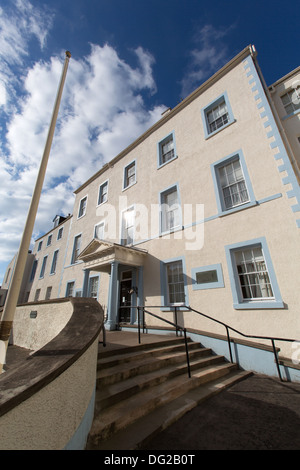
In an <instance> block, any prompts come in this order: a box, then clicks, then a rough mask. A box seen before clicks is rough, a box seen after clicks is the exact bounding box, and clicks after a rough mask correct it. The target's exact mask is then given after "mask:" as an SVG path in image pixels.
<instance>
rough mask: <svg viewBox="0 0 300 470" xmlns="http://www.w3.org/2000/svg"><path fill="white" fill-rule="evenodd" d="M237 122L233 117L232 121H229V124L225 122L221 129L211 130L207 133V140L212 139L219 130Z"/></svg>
mask: <svg viewBox="0 0 300 470" xmlns="http://www.w3.org/2000/svg"><path fill="white" fill-rule="evenodd" d="M235 122H236V119H233V120H232V121H230V122H228V123H227V124H224V126H222V127H220V128H219V129H216V130H215V131H213V132H210V133H209V134H208V133H207V131H206V133H205V140H208V139H210V138H211V137H213V136H214V135H216V134H218V133H219V132H221V131H222V130H223V129H226V128H227V127H229V126H231V124H234V123H235Z"/></svg>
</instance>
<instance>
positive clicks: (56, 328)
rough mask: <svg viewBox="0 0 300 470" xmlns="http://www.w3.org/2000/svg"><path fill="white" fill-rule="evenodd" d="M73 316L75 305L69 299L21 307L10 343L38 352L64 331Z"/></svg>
mask: <svg viewBox="0 0 300 470" xmlns="http://www.w3.org/2000/svg"><path fill="white" fill-rule="evenodd" d="M72 314H73V304H72V302H70V299H69V298H63V299H55V300H50V301H48V302H46V301H42V302H36V303H33V302H30V303H27V304H24V305H19V306H18V307H17V309H16V313H15V316H14V323H13V330H12V337H11V340H10V342H11V343H12V344H14V345H16V346H20V347H22V348H26V349H31V350H33V351H36V350H38V349H40V348H42V347H43V346H45V344H47V343H49V341H51V340H52V339H53V338H55V336H57V335H58V334H59V333H60V332H61V331H62V330H63V328H64V327H65V326H66V324H67V323H68V321H69V320H70V318H71V316H72Z"/></svg>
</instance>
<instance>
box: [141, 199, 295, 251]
mask: <svg viewBox="0 0 300 470" xmlns="http://www.w3.org/2000/svg"><path fill="white" fill-rule="evenodd" d="M281 197H282V193H277V194H272V195H271V196H267V197H265V198H263V199H260V200H259V201H257V202H256V203H254V204H251V203H250V204H244V205H243V206H238V207H237V208H236V210H234V209H232V210H231V211H227V212H226V213H224V215H227V214H231V213H232V212H237V211H238V210H243V209H248V208H251V207H254V206H256V205H260V204H265V203H266V202H270V201H274V200H276V199H279V198H281ZM289 197H293V196H292V195H291V196H289ZM221 216H222V214H216V215H211V216H210V217H205V218H204V219H201V220H196V221H195V222H193V223H191V224H186V225H183V226H182V227H179V228H178V229H177V230H185V229H187V228H190V227H195V226H196V225H199V224H205V223H207V222H210V221H211V220H215V219H218V218H219V217H221ZM299 222H300V220H299ZM177 230H174V232H175V231H177ZM167 233H169V232H167ZM172 233H173V231H172ZM162 235H163V234H162ZM160 236H161V234H159V235H157V236H153V237H149V238H146V239H144V240H139V241H136V242H134V243H133V246H136V245H141V244H142V243H146V242H149V241H151V240H156V239H157V238H159V237H160Z"/></svg>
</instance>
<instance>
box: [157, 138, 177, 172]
mask: <svg viewBox="0 0 300 470" xmlns="http://www.w3.org/2000/svg"><path fill="white" fill-rule="evenodd" d="M174 158H176V149H175V135H174V132H172V133H171V134H169V135H168V136H167V137H165V138H164V139H163V140H161V141H160V142H158V167H160V166H162V165H165V164H166V163H168V162H169V161H170V160H174Z"/></svg>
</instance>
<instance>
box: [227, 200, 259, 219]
mask: <svg viewBox="0 0 300 470" xmlns="http://www.w3.org/2000/svg"><path fill="white" fill-rule="evenodd" d="M257 205H258V202H257V201H250V202H246V203H245V204H241V205H240V206H236V207H233V208H232V209H228V210H223V211H221V212H219V213H218V216H219V217H224V216H226V215H229V214H233V213H234V212H239V211H243V210H245V209H249V208H250V207H254V206H257Z"/></svg>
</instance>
